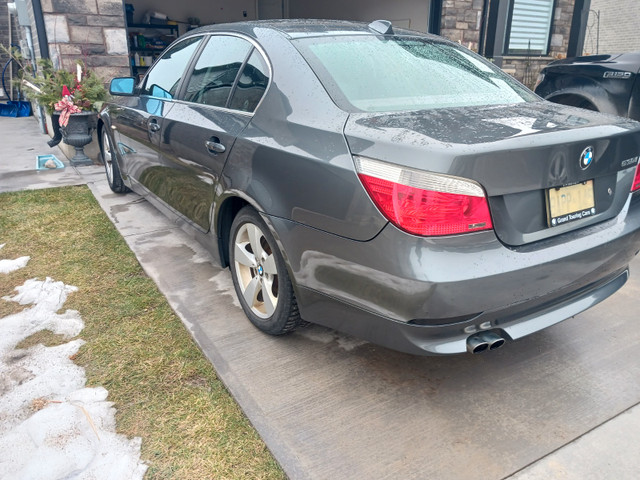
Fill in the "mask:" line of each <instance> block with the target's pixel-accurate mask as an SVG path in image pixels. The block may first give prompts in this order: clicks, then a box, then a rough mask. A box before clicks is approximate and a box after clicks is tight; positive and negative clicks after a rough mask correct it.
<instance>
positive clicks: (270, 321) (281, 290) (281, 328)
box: [229, 206, 301, 335]
mask: <svg viewBox="0 0 640 480" xmlns="http://www.w3.org/2000/svg"><path fill="white" fill-rule="evenodd" d="M230 239H231V241H230V242H229V260H230V262H229V263H230V268H231V276H232V278H233V285H234V287H235V290H236V294H237V295H238V298H239V300H240V304H241V305H242V309H243V310H244V312H245V314H246V315H247V317H249V320H250V321H251V323H253V324H254V325H255V326H256V327H258V328H259V329H260V330H262V331H263V332H265V333H268V334H270V335H283V334H285V333H289V332H291V331H293V330H294V329H295V328H296V327H297V326H298V325H299V324H300V323H301V321H300V314H299V312H298V304H297V303H296V298H295V295H294V293H293V287H292V285H291V280H290V279H289V275H288V273H287V269H286V266H285V263H284V260H283V258H282V255H280V252H279V251H278V249H277V247H276V242H275V240H274V238H273V236H272V235H271V233H270V232H269V229H268V228H267V226H266V224H265V223H264V221H263V220H262V218H261V217H260V215H259V214H258V212H256V211H255V210H254V209H253V208H251V207H248V206H247V207H244V208H243V209H242V210H240V212H238V215H237V216H236V218H235V219H234V221H233V224H232V225H231V236H230Z"/></svg>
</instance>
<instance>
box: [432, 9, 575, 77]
mask: <svg viewBox="0 0 640 480" xmlns="http://www.w3.org/2000/svg"><path fill="white" fill-rule="evenodd" d="M493 1H496V0H493ZM574 3H575V2H574V0H556V5H555V11H554V14H553V23H552V25H551V42H550V48H549V54H548V55H546V56H543V57H535V56H532V57H527V56H504V57H503V58H502V69H503V70H504V71H506V72H507V73H510V74H511V75H513V76H514V77H515V78H517V79H518V80H520V81H521V82H523V83H524V84H525V85H527V86H528V87H529V88H533V84H534V83H535V81H536V78H537V76H538V72H540V70H541V69H542V68H543V67H544V66H545V65H547V64H548V63H549V62H551V61H553V60H555V59H558V58H564V57H565V56H566V54H567V48H568V46H569V34H570V31H571V21H572V17H573V8H574ZM483 4H484V2H483V0H445V1H444V2H443V5H442V28H441V30H440V34H441V35H442V36H443V37H446V38H448V39H449V40H452V41H454V42H459V43H461V44H462V45H464V46H465V47H467V48H470V49H471V50H473V51H476V52H477V51H478V41H479V38H480V23H481V19H482V17H481V16H482V8H483Z"/></svg>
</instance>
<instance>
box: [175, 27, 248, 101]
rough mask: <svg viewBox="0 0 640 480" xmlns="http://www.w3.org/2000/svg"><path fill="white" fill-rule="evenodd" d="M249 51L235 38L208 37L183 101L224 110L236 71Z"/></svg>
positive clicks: (246, 42) (245, 45)
mask: <svg viewBox="0 0 640 480" xmlns="http://www.w3.org/2000/svg"><path fill="white" fill-rule="evenodd" d="M252 48H253V46H252V45H251V44H250V43H249V42H248V41H246V40H244V39H242V38H239V37H231V36H222V35H214V36H212V37H211V38H210V39H209V42H208V43H207V45H206V46H205V48H204V49H203V50H202V54H201V55H200V58H198V61H197V63H196V66H195V68H194V69H193V72H192V73H191V76H190V77H189V83H188V84H187V90H186V92H185V94H184V100H186V101H187V102H194V103H201V104H203V105H211V106H214V107H226V106H227V101H228V99H229V95H230V94H231V90H232V89H233V86H234V84H235V81H236V77H237V76H238V72H239V71H240V69H241V68H242V65H243V64H244V62H245V60H246V59H247V56H248V55H249V52H250V50H251V49H252Z"/></svg>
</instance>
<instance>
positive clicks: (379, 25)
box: [369, 20, 393, 35]
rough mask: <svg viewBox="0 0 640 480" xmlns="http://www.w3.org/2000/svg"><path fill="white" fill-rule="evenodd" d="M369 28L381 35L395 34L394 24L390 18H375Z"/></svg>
mask: <svg viewBox="0 0 640 480" xmlns="http://www.w3.org/2000/svg"><path fill="white" fill-rule="evenodd" d="M369 28H370V29H371V30H373V31H374V32H377V33H379V34H381V35H393V26H392V25H391V22H390V21H389V20H374V21H373V22H371V23H370V24H369Z"/></svg>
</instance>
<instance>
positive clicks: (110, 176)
mask: <svg viewBox="0 0 640 480" xmlns="http://www.w3.org/2000/svg"><path fill="white" fill-rule="evenodd" d="M100 153H101V154H102V163H104V171H105V173H106V174H107V182H109V188H111V190H112V191H113V192H115V193H127V192H128V191H129V189H128V188H127V186H126V185H125V184H124V181H123V180H122V175H120V168H119V167H118V162H117V161H116V154H115V151H114V150H113V148H112V146H111V140H110V139H109V135H108V134H107V127H103V128H102V141H101V142H100Z"/></svg>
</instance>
